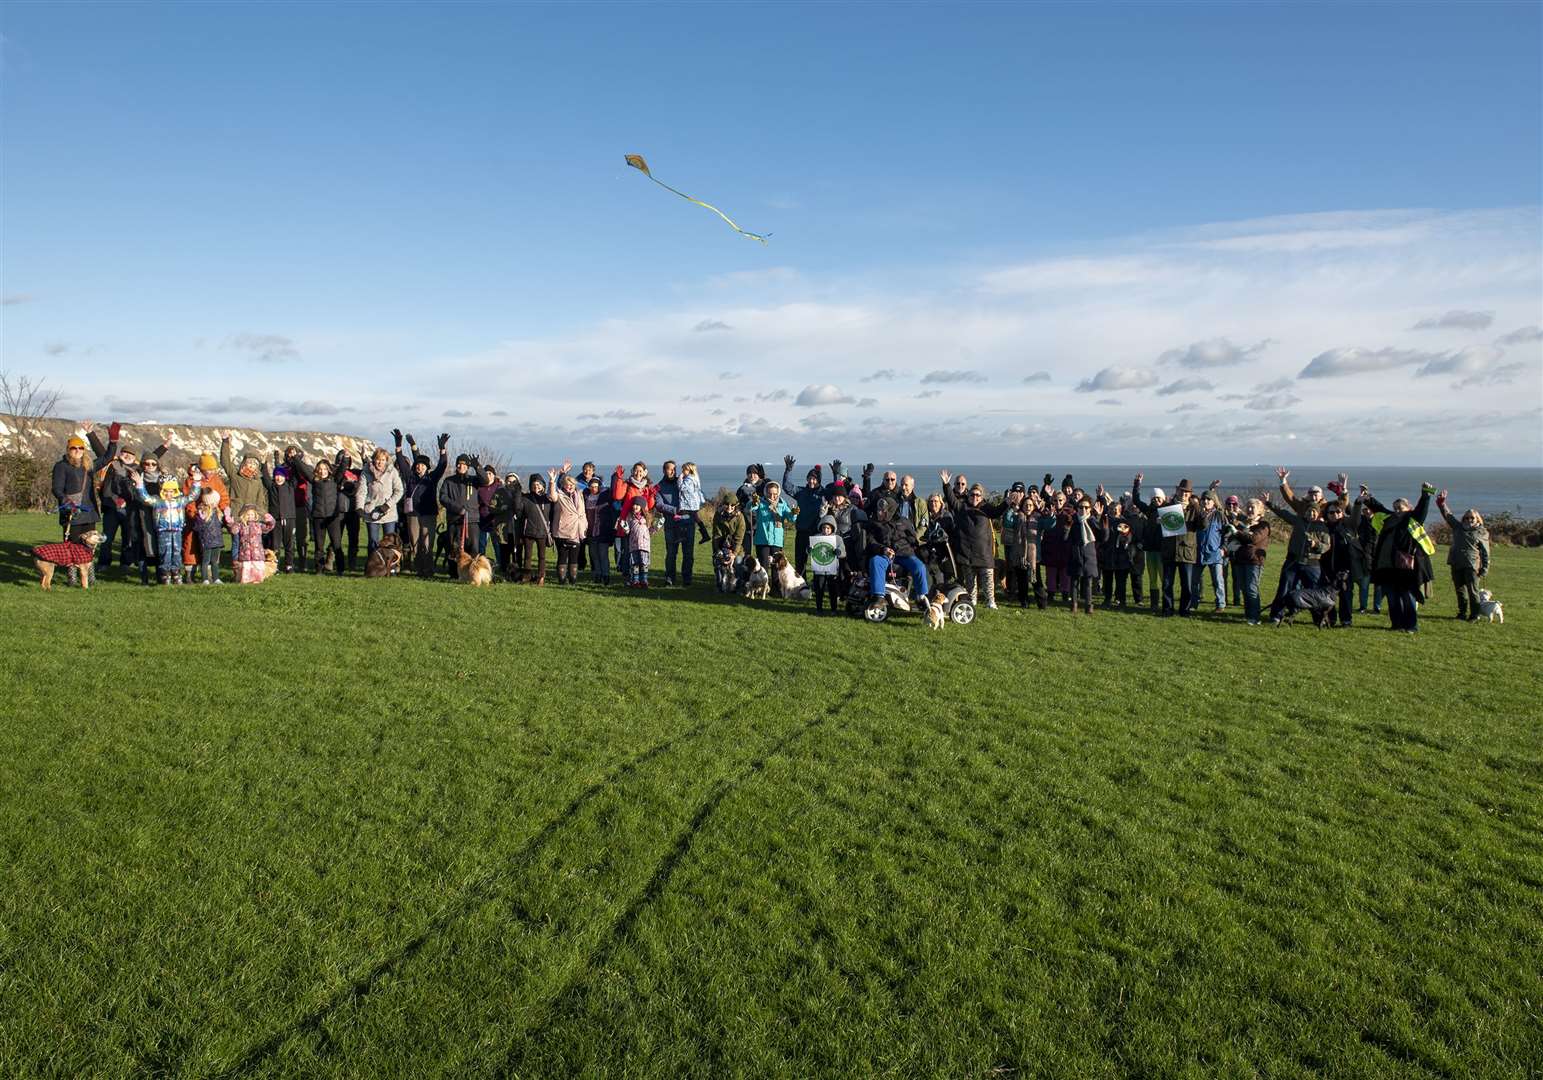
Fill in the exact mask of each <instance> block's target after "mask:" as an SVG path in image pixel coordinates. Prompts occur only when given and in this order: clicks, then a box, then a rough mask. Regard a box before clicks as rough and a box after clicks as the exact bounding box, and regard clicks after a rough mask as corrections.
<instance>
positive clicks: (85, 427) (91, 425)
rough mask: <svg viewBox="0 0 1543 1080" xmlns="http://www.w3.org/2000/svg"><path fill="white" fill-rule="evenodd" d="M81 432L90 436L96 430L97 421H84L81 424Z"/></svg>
mask: <svg viewBox="0 0 1543 1080" xmlns="http://www.w3.org/2000/svg"><path fill="white" fill-rule="evenodd" d="M80 430H81V431H83V432H85V433H86V434H87V435H90V434H91V433H92V432H93V431H95V430H96V421H95V420H82V421H81V422H80Z"/></svg>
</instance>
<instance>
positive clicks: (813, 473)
mask: <svg viewBox="0 0 1543 1080" xmlns="http://www.w3.org/2000/svg"><path fill="white" fill-rule="evenodd" d="M819 478H820V467H819V466H818V465H816V466H815V467H814V468H812V469H810V470H809V472H808V473H807V474H806V475H805V476H804V479H805V480H818V479H819Z"/></svg>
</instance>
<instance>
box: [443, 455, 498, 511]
mask: <svg viewBox="0 0 1543 1080" xmlns="http://www.w3.org/2000/svg"><path fill="white" fill-rule="evenodd" d="M486 484H487V478H486V477H484V476H483V475H482V466H481V464H479V463H478V462H477V461H476V460H473V461H472V462H471V464H470V465H468V466H467V469H466V471H465V472H464V473H463V472H453V473H451V474H450V475H449V476H447V477H445V482H444V483H443V484H441V485H440V487H439V501H440V502H441V503H442V504H443V505H444V507H445V521H446V522H451V521H455V522H459V521H460V520H461V519H462V518H463V517H467V516H468V515H470V516H471V517H473V518H475V517H477V516H478V513H479V509H478V503H477V491H478V489H480V488H482V487H483V486H485V485H486Z"/></svg>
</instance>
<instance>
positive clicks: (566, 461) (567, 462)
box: [562, 457, 573, 472]
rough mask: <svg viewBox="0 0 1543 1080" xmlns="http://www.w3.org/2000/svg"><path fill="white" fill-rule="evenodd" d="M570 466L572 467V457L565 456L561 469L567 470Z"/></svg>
mask: <svg viewBox="0 0 1543 1080" xmlns="http://www.w3.org/2000/svg"><path fill="white" fill-rule="evenodd" d="M571 468H573V459H572V458H567V457H565V458H563V469H562V471H563V472H567V471H568V470H569V469H571Z"/></svg>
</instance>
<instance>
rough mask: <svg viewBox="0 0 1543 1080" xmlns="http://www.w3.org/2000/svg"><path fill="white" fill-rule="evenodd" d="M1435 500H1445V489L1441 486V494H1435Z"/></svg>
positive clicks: (1440, 501) (1439, 501)
mask: <svg viewBox="0 0 1543 1080" xmlns="http://www.w3.org/2000/svg"><path fill="white" fill-rule="evenodd" d="M1436 501H1437V502H1438V503H1444V502H1446V501H1447V489H1446V488H1442V489H1441V494H1440V495H1437V496H1436Z"/></svg>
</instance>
